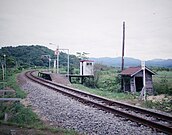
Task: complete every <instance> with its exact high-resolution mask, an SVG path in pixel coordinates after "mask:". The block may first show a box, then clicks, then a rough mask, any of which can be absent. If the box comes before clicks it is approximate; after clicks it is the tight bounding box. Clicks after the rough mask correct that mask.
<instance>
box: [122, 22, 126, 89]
mask: <svg viewBox="0 0 172 135" xmlns="http://www.w3.org/2000/svg"><path fill="white" fill-rule="evenodd" d="M124 47H125V22H123V39H122V65H121V71H122V70H124ZM122 90H123V79H122V78H121V91H122Z"/></svg>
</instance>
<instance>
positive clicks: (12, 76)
mask: <svg viewBox="0 0 172 135" xmlns="http://www.w3.org/2000/svg"><path fill="white" fill-rule="evenodd" d="M18 73H19V71H15V70H13V69H11V70H10V71H9V72H8V74H7V79H6V87H9V88H12V89H14V90H15V91H16V94H13V95H12V96H11V95H6V97H7V96H8V97H14V98H15V97H17V98H22V99H23V98H26V96H27V94H26V93H25V92H24V91H22V90H21V89H20V87H19V85H18V84H17V82H16V80H17V79H16V77H17V74H18ZM5 113H8V121H7V122H4V121H3V120H4V115H5ZM0 124H1V125H11V126H18V127H25V128H33V129H39V130H48V131H50V132H53V133H62V134H66V135H68V134H71V135H75V134H77V133H76V132H74V131H72V130H66V129H62V128H52V127H50V126H47V125H45V124H44V123H43V122H42V121H41V120H40V119H39V117H38V116H37V114H36V113H34V112H33V111H32V109H31V108H29V107H25V106H24V105H22V104H21V103H19V102H10V103H9V102H1V103H0Z"/></svg>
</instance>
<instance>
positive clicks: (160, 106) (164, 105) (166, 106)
mask: <svg viewBox="0 0 172 135" xmlns="http://www.w3.org/2000/svg"><path fill="white" fill-rule="evenodd" d="M142 107H146V108H151V109H156V110H161V111H164V112H167V113H171V114H172V100H169V101H161V102H160V101H157V102H154V101H145V102H143V104H142Z"/></svg>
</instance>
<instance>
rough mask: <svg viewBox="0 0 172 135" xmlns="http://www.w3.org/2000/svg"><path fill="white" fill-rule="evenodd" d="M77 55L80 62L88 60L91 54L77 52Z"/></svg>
mask: <svg viewBox="0 0 172 135" xmlns="http://www.w3.org/2000/svg"><path fill="white" fill-rule="evenodd" d="M76 54H77V57H78V58H79V59H80V60H88V57H87V55H88V54H89V53H86V52H82V53H81V52H77V53H76Z"/></svg>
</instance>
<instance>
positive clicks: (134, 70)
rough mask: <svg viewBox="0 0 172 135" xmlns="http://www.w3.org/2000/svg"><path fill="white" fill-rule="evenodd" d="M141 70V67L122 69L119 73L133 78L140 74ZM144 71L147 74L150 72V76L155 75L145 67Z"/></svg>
mask: <svg viewBox="0 0 172 135" xmlns="http://www.w3.org/2000/svg"><path fill="white" fill-rule="evenodd" d="M141 70H142V68H141V67H130V68H127V69H124V70H123V71H122V72H121V73H120V75H129V76H133V75H135V74H137V73H138V72H140V71H141ZM146 70H147V71H148V72H150V73H151V74H153V75H154V74H155V73H154V72H153V71H151V70H150V69H148V68H147V67H146Z"/></svg>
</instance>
